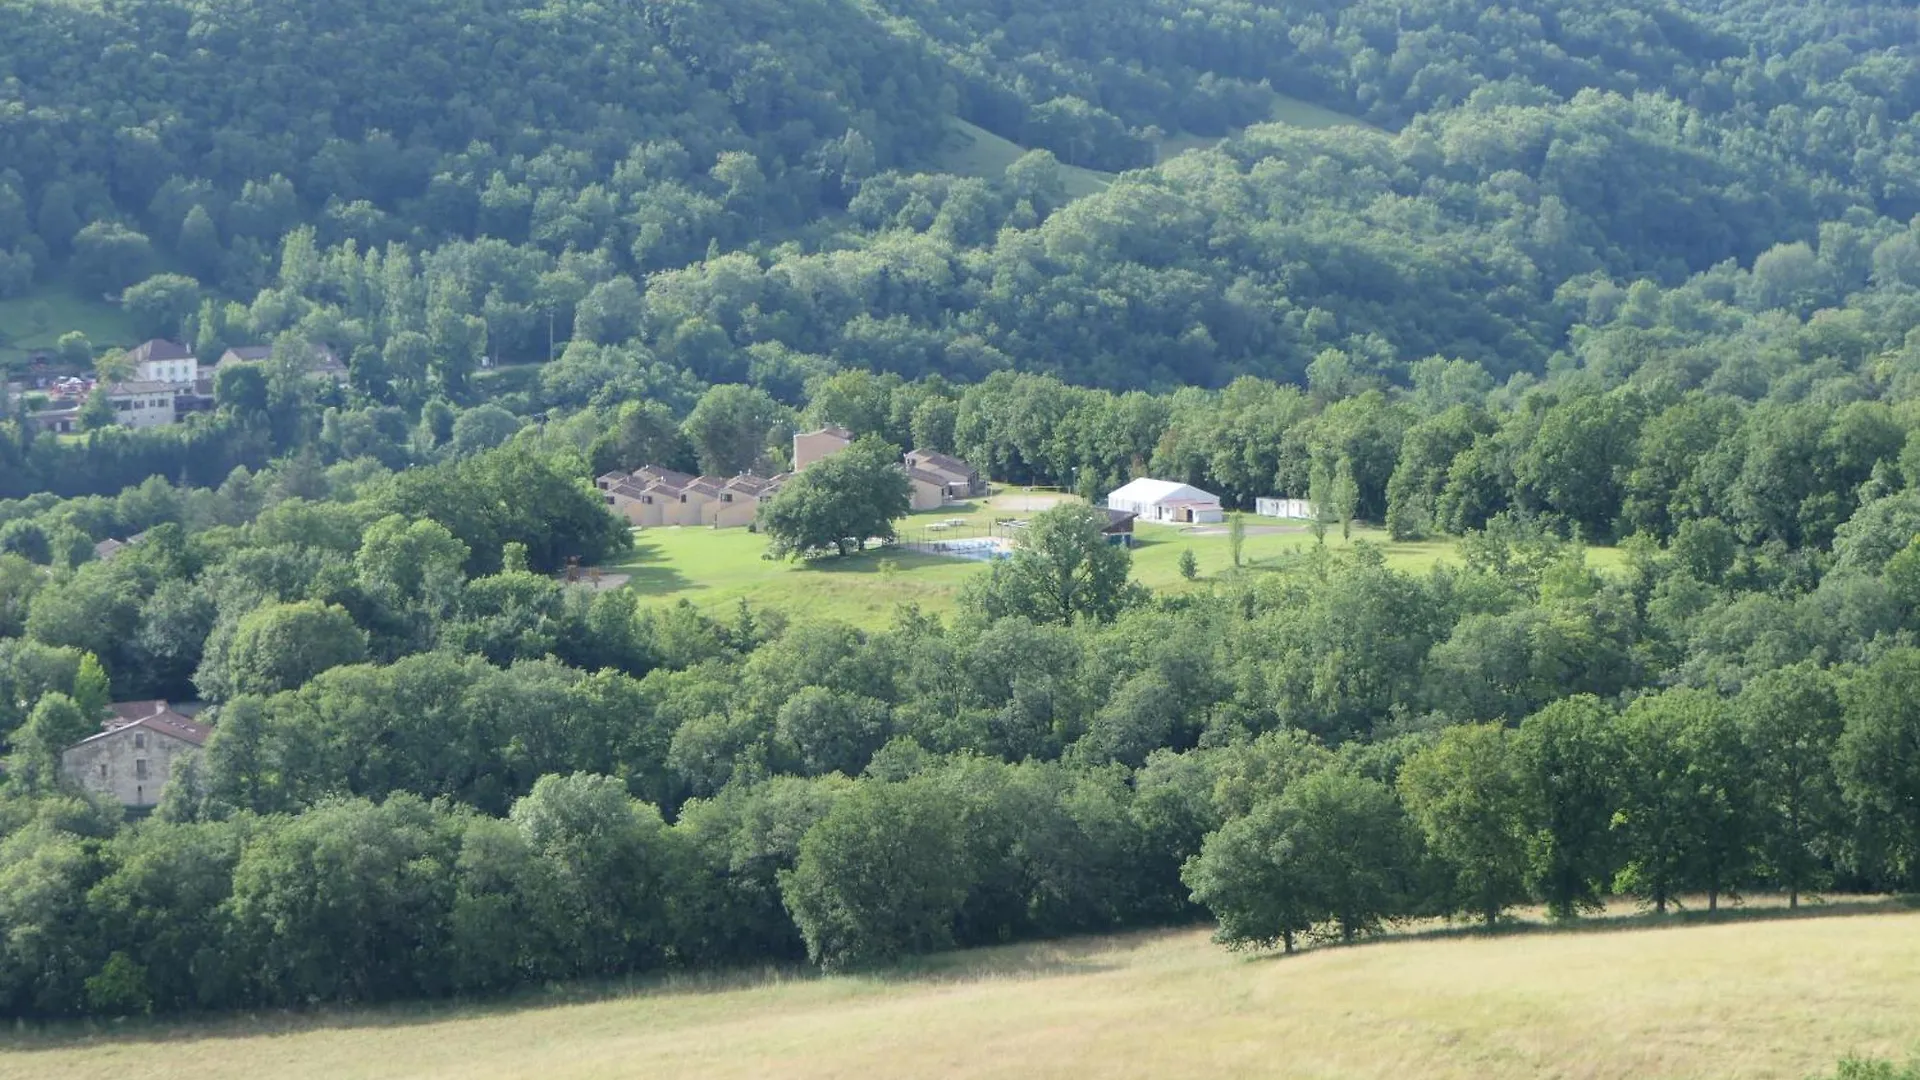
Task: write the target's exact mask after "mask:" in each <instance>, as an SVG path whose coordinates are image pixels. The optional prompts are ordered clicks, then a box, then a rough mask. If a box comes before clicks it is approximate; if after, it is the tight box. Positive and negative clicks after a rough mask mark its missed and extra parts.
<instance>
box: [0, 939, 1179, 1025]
mask: <svg viewBox="0 0 1920 1080" xmlns="http://www.w3.org/2000/svg"><path fill="white" fill-rule="evenodd" d="M1175 932H1180V931H1169V930H1142V931H1134V932H1129V933H1124V934H1118V935H1107V936H1100V937H1087V938H1067V939H1058V940H1052V941H1039V942H1029V943H1024V944H1019V945H1005V946H994V947H988V948H973V949H962V950H958V951H955V952H950V953H940V954H936V955H932V956H923V957H913V958H909V959H905V960H902V961H899V962H898V963H896V964H893V965H889V966H886V967H880V968H868V969H860V970H855V971H849V972H845V973H840V974H835V975H827V974H823V973H822V972H821V971H820V970H819V969H817V968H814V967H812V966H810V965H806V964H802V963H799V962H797V961H796V962H784V963H770V964H767V965H765V966H762V967H754V968H735V969H729V970H723V971H707V972H664V973H651V974H644V975H634V976H630V977H626V978H620V979H602V980H593V981H577V982H566V983H554V984H548V985H546V986H541V987H537V988H529V989H522V990H515V991H508V992H505V993H502V994H499V995H496V996H491V997H480V998H465V999H462V998H439V999H433V1000H427V1001H419V1000H415V1001H398V1002H390V1003H384V1004H376V1005H323V1006H315V1007H313V1008H307V1009H297V1008H285V1009H255V1010H248V1011H245V1012H223V1013H209V1014H191V1013H185V1014H173V1015H170V1016H165V1017H156V1018H144V1017H130V1018H126V1019H120V1020H62V1021H48V1022H45V1023H41V1024H34V1023H29V1022H26V1021H17V1022H16V1024H15V1026H14V1028H13V1030H12V1031H10V1032H7V1033H5V1034H0V1053H7V1054H27V1053H33V1052H36V1051H38V1052H50V1051H56V1050H63V1049H73V1048H76V1047H86V1046H109V1045H114V1046H143V1045H148V1044H154V1045H159V1044H177V1043H191V1042H200V1041H205V1040H218V1039H244V1038H258V1037H261V1036H284V1035H300V1034H305V1033H308V1032H322V1031H353V1030H360V1029H378V1028H403V1027H414V1026H426V1025H429V1024H446V1023H457V1022H464V1021H474V1020H486V1019H488V1018H492V1017H507V1016H513V1015H516V1014H519V1013H523V1012H529V1011H535V1010H540V1009H555V1008H565V1007H569V1006H578V1005H597V1004H605V1003H609V1002H621V1001H644V1000H647V999H650V998H664V997H688V996H704V995H712V994H726V993H734V992H740V991H752V990H762V989H766V988H769V987H778V986H785V985H795V984H803V983H816V982H821V981H824V980H828V979H839V980H844V981H847V982H850V983H856V984H857V983H870V984H876V985H880V986H886V987H903V986H913V985H949V984H950V985H959V984H965V983H971V982H985V981H990V980H1025V979H1042V978H1051V977H1058V976H1068V975H1085V974H1092V973H1096V972H1100V971H1107V970H1111V969H1113V968H1115V967H1117V966H1118V964H1117V963H1116V962H1115V961H1113V960H1111V959H1108V958H1107V957H1108V956H1110V954H1112V953H1114V952H1117V951H1124V950H1126V949H1128V948H1132V947H1136V946H1138V945H1139V944H1142V943H1144V942H1146V941H1149V940H1152V939H1153V938H1155V937H1158V936H1162V935H1165V934H1168V933H1175Z"/></svg>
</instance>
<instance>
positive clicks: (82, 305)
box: [0, 286, 137, 361]
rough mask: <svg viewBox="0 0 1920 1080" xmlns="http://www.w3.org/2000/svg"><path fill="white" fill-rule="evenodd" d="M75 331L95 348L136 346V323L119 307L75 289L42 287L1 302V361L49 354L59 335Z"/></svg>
mask: <svg viewBox="0 0 1920 1080" xmlns="http://www.w3.org/2000/svg"><path fill="white" fill-rule="evenodd" d="M72 330H78V331H80V332H81V333H83V334H85V335H87V340H88V341H89V342H91V343H92V345H93V347H94V348H95V349H105V348H108V347H111V346H118V347H122V348H125V347H129V346H132V345H135V344H137V342H135V341H134V332H133V323H132V321H131V320H129V319H128V318H127V314H126V312H124V311H122V310H121V309H120V307H119V306H118V305H117V304H110V303H107V302H106V301H105V300H102V299H100V298H99V297H97V296H95V297H91V298H89V297H86V296H83V295H81V294H79V293H78V292H75V291H74V290H72V289H67V288H62V287H57V286H43V287H41V288H38V289H35V290H33V291H32V292H29V293H27V294H26V295H25V296H16V297H14V298H12V299H9V300H0V361H6V360H24V359H25V358H26V357H27V356H29V355H31V354H32V353H34V352H38V351H42V350H47V351H50V350H52V348H53V347H54V344H55V343H56V342H58V341H59V340H60V335H62V334H65V333H67V332H68V331H72Z"/></svg>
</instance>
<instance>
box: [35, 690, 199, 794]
mask: <svg viewBox="0 0 1920 1080" xmlns="http://www.w3.org/2000/svg"><path fill="white" fill-rule="evenodd" d="M113 712H114V715H113V717H112V718H111V719H109V720H107V721H106V723H105V724H104V725H102V726H103V727H104V728H105V729H106V730H104V731H102V732H101V733H100V734H98V735H95V736H93V737H91V738H89V739H85V740H83V741H81V742H79V743H76V744H74V745H73V746H70V747H68V748H67V749H66V750H64V751H62V752H61V754H60V767H61V769H62V770H63V771H64V772H65V773H66V774H67V777H68V778H69V779H71V780H72V781H73V782H74V783H75V784H78V785H79V786H80V787H82V788H84V789H85V790H87V791H90V792H93V793H96V794H100V795H105V796H107V797H108V798H112V799H115V800H117V801H118V802H119V803H120V804H121V805H122V806H126V807H129V808H132V809H150V808H152V807H153V806H155V805H157V804H158V803H159V802H160V793H161V792H162V791H164V790H165V789H166V786H167V779H168V778H169V777H170V776H172V775H173V769H174V767H175V766H176V765H177V764H179V763H180V762H182V761H184V760H185V759H186V758H187V757H190V756H192V755H193V754H197V753H199V752H200V748H201V747H202V746H205V745H206V742H207V736H208V734H209V733H210V732H209V729H208V728H207V727H206V725H204V724H198V723H195V722H194V721H193V720H192V719H191V718H190V717H188V716H186V715H184V714H182V713H178V712H175V711H174V710H172V709H171V708H169V707H168V706H167V703H166V702H164V701H130V702H122V703H120V704H117V705H115V706H113Z"/></svg>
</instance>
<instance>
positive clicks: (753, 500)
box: [700, 473, 780, 529]
mask: <svg viewBox="0 0 1920 1080" xmlns="http://www.w3.org/2000/svg"><path fill="white" fill-rule="evenodd" d="M779 489H780V485H779V484H778V483H777V482H775V481H773V480H767V479H763V478H761V477H758V476H755V475H753V474H752V473H742V474H740V475H739V476H736V477H734V478H733V479H731V480H728V481H727V482H726V483H724V484H721V485H720V491H719V497H718V498H716V499H715V500H714V501H712V502H710V503H707V504H706V505H705V506H703V507H701V508H700V509H701V511H702V515H703V517H704V518H705V521H706V524H708V525H711V526H712V527H714V528H716V529H741V528H745V527H747V526H748V525H751V524H753V519H754V518H755V516H757V515H758V514H759V512H760V504H761V503H763V502H766V501H767V500H769V499H771V498H773V496H774V494H775V492H777V491H779Z"/></svg>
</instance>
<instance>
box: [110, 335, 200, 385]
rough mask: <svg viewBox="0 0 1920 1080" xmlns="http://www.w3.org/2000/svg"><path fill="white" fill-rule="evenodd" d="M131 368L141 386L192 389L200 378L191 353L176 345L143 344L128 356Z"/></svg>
mask: <svg viewBox="0 0 1920 1080" xmlns="http://www.w3.org/2000/svg"><path fill="white" fill-rule="evenodd" d="M127 360H128V361H129V362H130V363H132V364H133V378H134V380H135V381H138V382H143V383H166V384H168V385H169V386H176V387H182V388H187V389H191V388H192V386H193V383H194V380H196V379H198V378H199V377H200V361H199V359H198V358H196V357H195V356H194V355H193V350H191V349H189V348H187V347H186V346H185V345H182V344H180V343H179V342H177V341H167V340H165V339H163V338H154V339H153V340H152V341H143V342H141V343H140V344H138V345H136V346H134V347H133V350H132V351H131V352H129V353H127Z"/></svg>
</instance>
